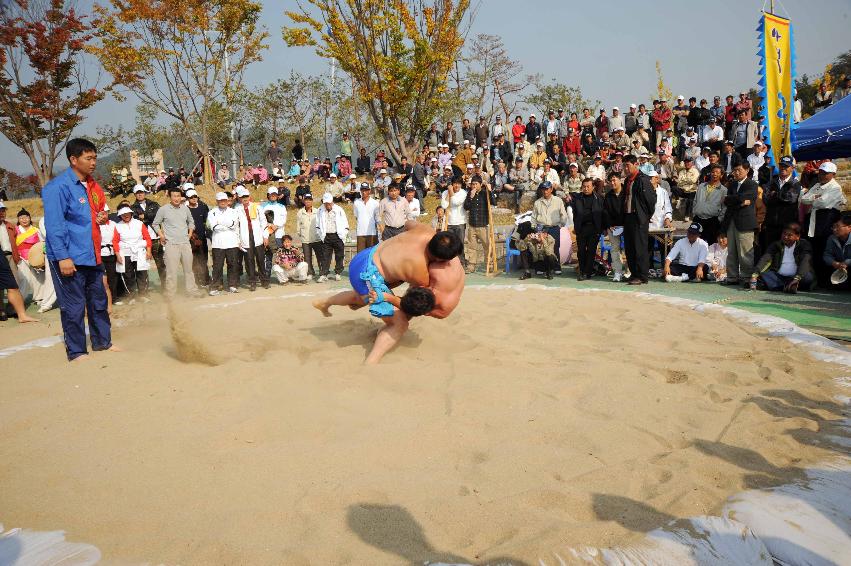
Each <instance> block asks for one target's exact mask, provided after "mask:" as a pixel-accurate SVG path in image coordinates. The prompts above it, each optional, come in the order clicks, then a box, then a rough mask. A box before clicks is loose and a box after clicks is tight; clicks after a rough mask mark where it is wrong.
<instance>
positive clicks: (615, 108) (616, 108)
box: [612, 106, 621, 112]
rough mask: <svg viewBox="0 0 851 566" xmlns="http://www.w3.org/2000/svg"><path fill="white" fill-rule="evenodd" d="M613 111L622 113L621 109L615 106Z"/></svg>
mask: <svg viewBox="0 0 851 566" xmlns="http://www.w3.org/2000/svg"><path fill="white" fill-rule="evenodd" d="M612 110H617V111H618V112H620V111H621V109H620V108H618V107H617V106H613V107H612Z"/></svg>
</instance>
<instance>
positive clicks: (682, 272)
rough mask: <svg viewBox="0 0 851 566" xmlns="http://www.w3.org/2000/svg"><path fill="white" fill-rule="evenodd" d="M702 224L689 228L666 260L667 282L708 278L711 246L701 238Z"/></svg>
mask: <svg viewBox="0 0 851 566" xmlns="http://www.w3.org/2000/svg"><path fill="white" fill-rule="evenodd" d="M701 230H702V228H701V226H700V224H692V225H691V226H689V227H688V231H687V232H686V237H685V238H680V239H679V240H677V243H675V244H674V247H672V248H671V251H670V252H669V253H668V257H666V258H665V271H664V273H665V281H667V282H668V283H673V282H675V281H677V282H678V281H702V280H703V279H705V278H706V272H705V269H706V255H707V253H708V251H709V245H708V244H707V243H706V242H705V241H704V240H703V239H702V238H701V237H700V232H701Z"/></svg>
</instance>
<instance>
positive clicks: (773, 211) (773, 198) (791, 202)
mask: <svg viewBox="0 0 851 566" xmlns="http://www.w3.org/2000/svg"><path fill="white" fill-rule="evenodd" d="M800 196H801V183H800V182H799V181H798V180H797V179H795V178H794V177H792V178H790V179H789V180H788V181H786V182H785V183H784V184H783V188H782V189H781V188H780V177H778V176H775V177H774V178H773V179H772V180H771V182H770V183H768V186H767V187H766V188H765V191H764V192H763V193H762V201H763V202H764V203H765V222H764V224H765V225H766V226H777V227H782V226H784V225H786V224H788V223H790V222H795V221H797V219H798V198H799V197H800Z"/></svg>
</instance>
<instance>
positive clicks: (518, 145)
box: [517, 142, 526, 147]
mask: <svg viewBox="0 0 851 566" xmlns="http://www.w3.org/2000/svg"><path fill="white" fill-rule="evenodd" d="M517 147H526V146H525V145H523V142H519V143H518V144H517Z"/></svg>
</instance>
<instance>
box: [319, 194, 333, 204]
mask: <svg viewBox="0 0 851 566" xmlns="http://www.w3.org/2000/svg"><path fill="white" fill-rule="evenodd" d="M326 202H334V197H333V196H332V195H331V193H325V194H324V195H322V204H325V203H326Z"/></svg>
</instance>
